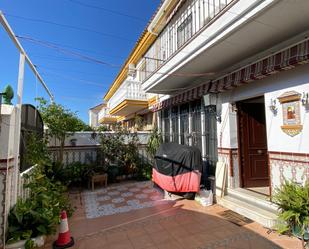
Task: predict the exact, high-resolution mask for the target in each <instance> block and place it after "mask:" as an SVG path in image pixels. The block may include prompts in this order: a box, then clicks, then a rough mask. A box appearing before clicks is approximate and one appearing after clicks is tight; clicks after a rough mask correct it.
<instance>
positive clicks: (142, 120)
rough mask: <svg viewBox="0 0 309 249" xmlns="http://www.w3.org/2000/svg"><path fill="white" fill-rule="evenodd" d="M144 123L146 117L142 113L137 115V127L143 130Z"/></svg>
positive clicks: (135, 119)
mask: <svg viewBox="0 0 309 249" xmlns="http://www.w3.org/2000/svg"><path fill="white" fill-rule="evenodd" d="M143 123H144V119H143V117H142V116H141V115H136V116H135V117H134V124H135V128H136V129H137V130H142V128H143Z"/></svg>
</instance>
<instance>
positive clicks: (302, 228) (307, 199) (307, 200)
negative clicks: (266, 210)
mask: <svg viewBox="0 0 309 249" xmlns="http://www.w3.org/2000/svg"><path fill="white" fill-rule="evenodd" d="M273 200H274V202H275V203H276V204H277V205H278V206H279V211H280V214H279V220H280V223H279V225H278V226H277V229H278V231H279V232H280V233H286V232H293V231H295V230H298V231H299V236H300V237H301V238H302V244H303V248H305V242H304V237H305V232H306V231H307V229H308V227H309V182H307V183H306V184H305V185H304V186H302V185H300V184H297V183H295V182H288V181H285V183H284V184H283V185H282V187H281V189H277V191H276V193H275V195H274V199H273Z"/></svg>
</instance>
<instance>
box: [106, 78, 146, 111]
mask: <svg viewBox="0 0 309 249" xmlns="http://www.w3.org/2000/svg"><path fill="white" fill-rule="evenodd" d="M108 106H109V110H110V114H111V115H116V116H128V115H130V114H132V113H135V112H138V111H140V110H143V109H145V108H148V100H147V94H146V93H145V92H144V91H143V90H142V85H141V83H140V82H138V81H135V80H131V79H127V80H125V81H124V83H123V84H122V85H121V86H120V87H119V89H118V90H117V91H116V92H115V94H114V95H113V96H112V97H111V98H110V100H109V102H108Z"/></svg>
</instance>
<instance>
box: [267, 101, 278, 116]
mask: <svg viewBox="0 0 309 249" xmlns="http://www.w3.org/2000/svg"><path fill="white" fill-rule="evenodd" d="M269 109H270V110H271V111H272V113H273V114H277V111H278V107H277V100H276V99H270V103H269Z"/></svg>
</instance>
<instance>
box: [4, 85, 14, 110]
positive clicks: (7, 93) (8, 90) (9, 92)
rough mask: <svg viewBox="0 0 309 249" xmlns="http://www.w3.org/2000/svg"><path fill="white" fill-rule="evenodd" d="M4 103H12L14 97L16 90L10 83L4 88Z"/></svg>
mask: <svg viewBox="0 0 309 249" xmlns="http://www.w3.org/2000/svg"><path fill="white" fill-rule="evenodd" d="M3 92H4V95H3V104H6V105H12V99H13V98H14V90H13V88H12V87H11V86H10V85H7V86H6V87H5V88H4V91H3Z"/></svg>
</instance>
